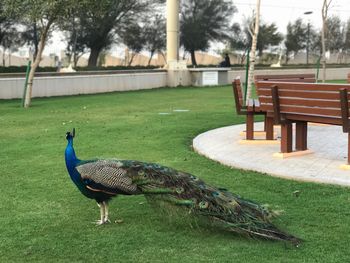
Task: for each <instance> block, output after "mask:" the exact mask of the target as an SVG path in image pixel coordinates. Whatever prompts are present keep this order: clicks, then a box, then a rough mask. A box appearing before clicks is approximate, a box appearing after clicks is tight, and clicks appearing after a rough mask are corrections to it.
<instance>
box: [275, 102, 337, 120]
mask: <svg viewBox="0 0 350 263" xmlns="http://www.w3.org/2000/svg"><path fill="white" fill-rule="evenodd" d="M280 112H281V113H300V114H305V115H315V116H335V117H339V118H340V117H341V110H340V108H339V109H336V108H318V107H313V108H310V107H303V106H299V107H298V106H285V105H280Z"/></svg>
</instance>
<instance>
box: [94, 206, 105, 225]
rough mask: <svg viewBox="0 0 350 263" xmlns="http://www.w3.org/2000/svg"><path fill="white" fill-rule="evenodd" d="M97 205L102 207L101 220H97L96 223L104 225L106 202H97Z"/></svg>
mask: <svg viewBox="0 0 350 263" xmlns="http://www.w3.org/2000/svg"><path fill="white" fill-rule="evenodd" d="M97 205H98V206H99V207H100V216H101V217H100V218H101V219H100V220H97V222H96V224H97V225H103V224H104V223H105V221H104V219H105V213H106V209H105V208H106V207H105V205H104V202H102V203H97Z"/></svg>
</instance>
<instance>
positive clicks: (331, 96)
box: [259, 89, 350, 100]
mask: <svg viewBox="0 0 350 263" xmlns="http://www.w3.org/2000/svg"><path fill="white" fill-rule="evenodd" d="M278 94H279V96H280V97H290V98H308V99H319V100H339V90H337V91H334V92H317V91H312V92H304V91H290V90H288V91H285V90H280V89H278ZM261 97H269V98H271V97H272V94H271V90H267V89H261V90H259V99H260V98H261ZM348 98H350V95H348Z"/></svg>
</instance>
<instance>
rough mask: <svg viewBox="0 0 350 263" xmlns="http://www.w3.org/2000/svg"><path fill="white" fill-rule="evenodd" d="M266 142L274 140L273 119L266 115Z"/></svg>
mask: <svg viewBox="0 0 350 263" xmlns="http://www.w3.org/2000/svg"><path fill="white" fill-rule="evenodd" d="M265 132H266V140H273V139H274V138H273V118H271V117H267V116H266V115H265Z"/></svg>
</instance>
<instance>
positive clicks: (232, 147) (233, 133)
mask: <svg viewBox="0 0 350 263" xmlns="http://www.w3.org/2000/svg"><path fill="white" fill-rule="evenodd" d="M255 127H256V128H257V130H258V129H262V127H263V124H262V123H256V124H255ZM244 129H245V125H244V124H243V125H234V126H229V127H223V128H218V129H215V130H211V131H207V132H205V133H202V134H200V135H198V136H197V137H196V138H195V139H194V140H193V147H194V149H195V151H197V152H198V153H199V154H201V155H204V156H206V157H208V158H210V159H212V160H215V161H218V162H220V163H222V164H224V165H227V166H230V167H236V168H242V169H246V170H253V171H258V172H262V173H267V174H270V175H272V176H278V177H282V178H288V179H295V180H301V181H312V182H319V183H327V184H336V185H345V186H350V170H346V169H344V168H341V167H342V166H344V165H345V164H346V161H347V147H348V143H347V134H346V133H343V132H342V128H341V127H340V126H324V125H323V126H318V125H312V124H311V125H309V127H308V148H309V150H311V151H312V153H311V154H308V155H303V156H294V157H289V158H284V159H283V158H278V157H274V156H273V155H274V153H278V152H279V150H280V144H279V143H276V142H275V143H273V144H246V143H244V136H243V135H242V134H240V133H241V132H242V131H243V130H244ZM275 132H277V138H278V137H279V134H280V129H279V127H275ZM242 142H243V143H242ZM348 168H349V167H348Z"/></svg>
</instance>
